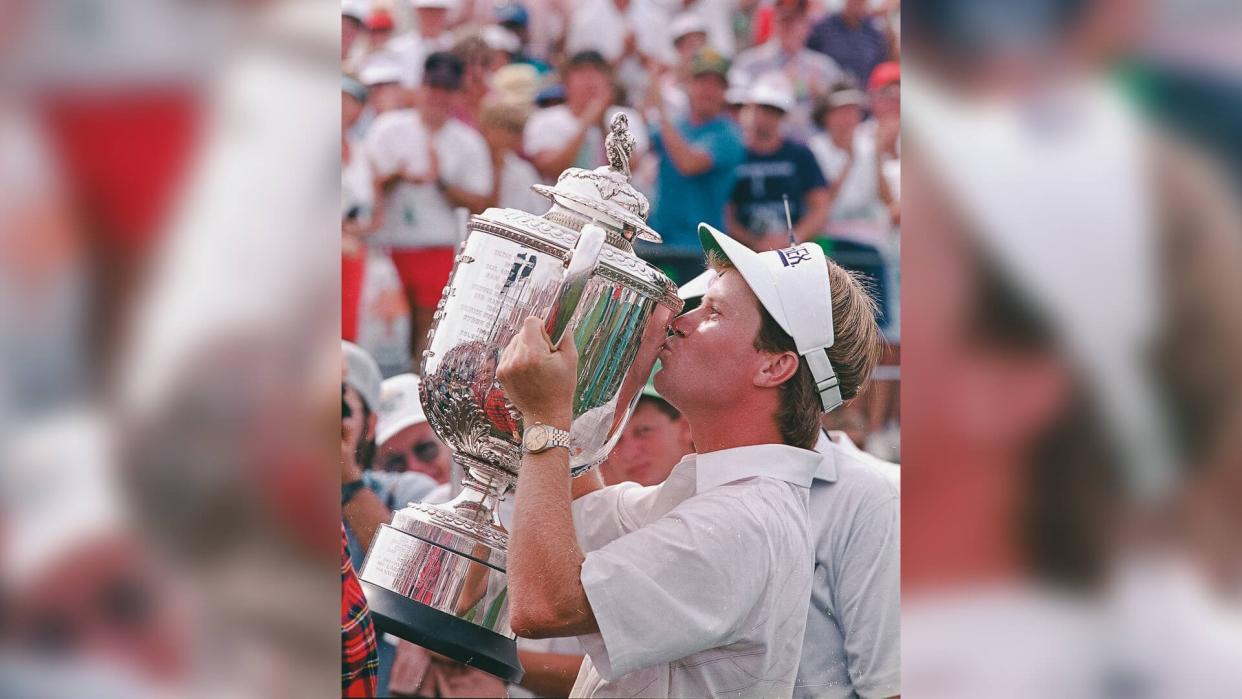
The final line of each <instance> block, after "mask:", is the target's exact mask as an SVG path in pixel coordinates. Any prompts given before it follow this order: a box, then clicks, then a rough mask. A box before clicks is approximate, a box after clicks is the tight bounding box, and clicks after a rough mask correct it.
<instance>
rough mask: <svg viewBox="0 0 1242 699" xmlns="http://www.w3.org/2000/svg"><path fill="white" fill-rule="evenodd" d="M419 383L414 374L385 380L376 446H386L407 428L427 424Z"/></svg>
mask: <svg viewBox="0 0 1242 699" xmlns="http://www.w3.org/2000/svg"><path fill="white" fill-rule="evenodd" d="M419 383H420V381H419V379H418V376H416V375H414V374H397V375H396V376H393V377H390V378H387V379H385V380H384V385H383V387H382V388H380V399H379V401H380V409H379V424H378V425H377V426H376V430H375V432H376V444H378V445H382V444H384V443H385V442H387V441H388V440H389V439H392V438H393V437H395V436H396V435H397V434H399V433H400V432H401V431H402V430H404V429H405V428H407V427H412V426H413V425H417V424H419V423H423V422H427V413H425V412H424V411H423V401H422V399H421V398H420V397H419V395H418V388H419Z"/></svg>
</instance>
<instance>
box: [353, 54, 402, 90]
mask: <svg viewBox="0 0 1242 699" xmlns="http://www.w3.org/2000/svg"><path fill="white" fill-rule="evenodd" d="M401 77H402V71H401V66H400V65H398V64H397V63H395V62H393V61H390V60H386V59H380V60H373V61H370V62H368V63H367V64H366V65H364V66H363V67H362V70H360V71H359V72H358V80H359V81H360V82H361V83H362V84H363V85H366V86H367V87H375V86H376V85H385V84H390V83H399V82H401Z"/></svg>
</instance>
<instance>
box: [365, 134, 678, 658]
mask: <svg viewBox="0 0 1242 699" xmlns="http://www.w3.org/2000/svg"><path fill="white" fill-rule="evenodd" d="M633 147H634V137H633V136H632V135H631V134H630V133H629V131H628V130H627V123H626V118H625V116H624V115H623V114H618V115H616V116H614V117H613V119H612V122H611V128H610V132H609V134H608V136H607V138H606V148H607V153H608V160H609V165H608V166H607V167H600V168H596V169H595V170H583V169H579V168H571V169H569V170H566V171H565V172H563V173H562V174H561V176H560V178H559V179H558V180H557V183H556V186H555V187H549V186H545V185H535V187H534V189H535V191H536V192H538V193H539V194H541V195H543V196H545V197H547V198H548V199H550V200H551V202H552V206H551V209H550V210H549V211H548V212H547V213H545V214H543V215H542V216H536V215H534V214H530V213H527V212H525V211H518V210H515V209H496V208H492V209H488V210H487V211H484V212H483V213H482V214H481V215H479V216H474V217H472V218H471V220H470V222H469V225H468V230H469V235H468V237H467V239H466V242H465V243H464V244H463V245H462V250H461V254H459V255H458V256H457V260H456V264H455V265H454V268H453V274H452V277H451V279H450V281H449V285H448V286H447V287H445V289H444V296H443V298H442V299H441V300H440V303H439V305H438V307H437V310H436V312H435V315H434V319H435V321H434V323H433V325H432V327H431V330H430V332H429V333H428V336H429V337H430V342H429V349H428V350H427V351H426V352H425V353H424V355H423V364H422V376H423V381H422V388H421V391H422V401H423V406H424V409H425V410H426V413H427V420H428V422H429V423H430V424H431V426H432V428H434V429H435V431H436V433H437V434H438V435H439V436H440V438H441V439H443V440H444V441H445V443H447V444H448V445H449V446H450V447H451V448H452V450H453V458H454V460H455V461H456V465H457V466H458V467H459V468H460V470H461V472H462V473H464V479H463V480H462V483H461V485H462V490H461V493H460V494H459V495H458V496H457V497H456V498H454V499H453V500H452V501H451V502H448V503H446V504H444V505H426V504H417V503H411V504H410V505H409V506H408V507H406V508H405V509H402V510H400V511H398V512H396V513H395V515H394V516H393V521H392V523H391V524H390V525H384V526H382V527H381V528H380V530H379V531H378V532H377V533H376V535H375V539H374V541H373V542H372V544H371V550H370V552H369V553H368V554H367V558H366V561H365V562H364V563H363V565H362V572H361V574H360V576H359V577H360V579H361V581H362V587H363V590H364V591H365V592H366V596H367V601H368V603H369V605H370V608H371V613H372V615H373V617H374V618H375V621H376V624H377V626H378V627H379V628H380V629H382V630H384V631H387V632H389V633H392V634H394V635H396V636H398V637H401V638H404V639H406V640H409V641H411V642H414V643H417V644H419V645H421V646H424V647H426V648H428V649H430V650H433V651H436V652H439V653H442V654H444V655H447V656H449V657H452V658H455V659H457V660H460V661H462V662H465V663H467V664H469V665H473V666H475V667H478V668H480V669H483V670H485V671H487V672H490V673H492V674H494V675H497V676H499V677H501V678H503V679H506V680H509V681H514V682H516V681H517V680H519V679H520V678H521V676H522V667H521V663H519V662H518V657H517V647H516V643H515V641H514V634H513V631H512V629H510V627H509V605H508V594H507V589H508V584H507V577H506V573H505V556H506V550H507V547H508V538H509V536H508V532H507V531H506V530H505V528H504V527H503V526H501V524H500V520H499V518H498V517H497V508H498V506H499V504H500V500H501V499H502V498H504V497H505V495H506V494H507V493H509V492H510V491H511V490H512V489H513V487H514V484H515V483H516V481H517V477H518V469H519V467H520V465H521V460H522V449H521V446H522V433H523V430H524V428H525V425H524V424H523V420H522V415H521V413H520V412H519V411H518V410H517V409H515V408H514V407H513V404H512V403H510V402H509V399H508V397H507V396H506V395H505V391H504V389H503V388H502V387H501V385H500V383H499V382H498V381H497V380H496V365H497V362H498V360H499V357H500V353H501V352H502V351H503V350H504V348H505V346H506V345H507V344H508V343H509V340H510V339H511V338H512V337H513V336H514V335H515V334H516V333H517V331H518V329H519V328H520V327H521V324H522V321H523V320H525V319H526V318H527V317H529V316H532V315H533V316H539V317H541V318H544V319H545V320H546V327H547V330H548V334H549V336H550V337H551V339H552V342H553V343H555V344H559V343H560V341H561V339H562V338H563V337H564V335H565V334H566V333H568V332H572V333H574V340H575V342H576V343H577V347H578V385H577V388H576V390H575V392H574V404H573V416H574V419H573V424H572V427H571V430H570V433H571V447H570V455H569V458H570V468H571V470H572V473H573V475H575V476H577V475H580V474H582V473H584V472H586V471H587V470H589V469H591V468H593V467H594V466H596V465H598V464H599V463H600V462H601V461H603V460H604V458H605V457H606V456H607V455H608V452H609V451H611V450H612V448H613V446H614V445H615V444H616V442H617V439H618V438H619V437H620V434H621V431H622V429H623V428H624V427H625V423H626V421H627V420H628V419H629V416H630V413H631V412H632V411H633V408H634V405H635V403H637V401H638V397H639V395H640V392H641V390H642V387H643V385H644V384H645V383H646V382H647V378H648V376H650V374H651V370H652V367H653V366H654V364H655V360H656V353H657V352H658V350H659V345H660V343H661V342H662V341H663V339H664V337H665V334H666V330H665V329H666V327H667V326H668V324H669V322H670V321H671V320H672V318H673V317H674V316H675V315H676V314H677V313H678V312H680V310H681V307H682V301H681V300H680V299H678V298H677V289H676V286H675V285H674V284H673V282H672V281H671V280H670V279H669V278H668V277H667V276H665V275H664V274H663V273H662V272H660V271H659V270H658V269H656V268H654V267H652V266H651V265H649V264H647V263H646V262H643V261H642V260H640V259H639V258H638V257H637V256H636V255H635V254H634V251H633V247H632V245H631V241H632V240H633V239H634V238H636V237H637V238H641V239H643V240H648V241H652V242H659V241H660V236H659V234H658V233H656V232H655V231H654V230H652V229H651V228H650V227H649V226H648V225H647V223H646V218H647V213H648V209H649V205H648V203H647V199H646V198H645V197H644V196H643V195H642V194H641V193H639V192H638V191H637V190H635V189H634V188H633V187H632V186H631V185H630V168H629V158H630V153H631V152H632V149H633Z"/></svg>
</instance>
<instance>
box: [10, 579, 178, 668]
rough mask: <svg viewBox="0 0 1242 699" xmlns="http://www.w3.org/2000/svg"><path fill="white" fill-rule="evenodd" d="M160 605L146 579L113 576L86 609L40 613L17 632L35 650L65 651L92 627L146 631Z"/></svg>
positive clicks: (75, 647) (82, 637) (80, 640)
mask: <svg viewBox="0 0 1242 699" xmlns="http://www.w3.org/2000/svg"><path fill="white" fill-rule="evenodd" d="M156 606H157V603H156V599H155V591H154V590H153V589H152V588H151V587H150V586H149V585H147V584H146V583H143V582H141V581H138V580H126V579H117V580H112V581H110V582H108V583H106V584H104V585H102V586H100V588H99V590H98V591H97V592H96V593H95V594H94V595H93V596H92V598H91V599H90V601H89V603H88V604H87V605H86V608H85V609H79V610H58V611H47V612H42V613H39V614H36V615H34V616H33V617H31V618H30V619H29V620H27V621H25V622H24V623H22V624H21V626H20V627H19V628H18V629H17V636H18V638H20V639H22V641H23V642H24V643H25V644H26V645H27V646H28V647H29V648H31V649H32V650H35V651H39V652H43V653H48V654H60V655H63V654H67V653H71V652H73V651H74V650H76V649H78V648H79V647H81V645H82V642H83V639H85V638H86V636H87V632H88V631H89V630H91V629H99V628H104V629H108V630H109V631H112V632H114V633H115V632H120V633H124V634H133V633H138V632H140V631H142V630H143V629H144V628H146V627H147V626H148V625H149V624H150V622H151V619H152V618H153V617H154V615H155V609H156Z"/></svg>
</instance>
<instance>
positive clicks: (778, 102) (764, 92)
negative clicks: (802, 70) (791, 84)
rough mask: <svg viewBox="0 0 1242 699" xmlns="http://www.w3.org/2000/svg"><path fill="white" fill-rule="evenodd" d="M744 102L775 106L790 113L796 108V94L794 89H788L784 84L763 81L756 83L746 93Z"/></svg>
mask: <svg viewBox="0 0 1242 699" xmlns="http://www.w3.org/2000/svg"><path fill="white" fill-rule="evenodd" d="M744 103H745V104H758V105H762V106H764V107H773V108H775V109H779V110H781V111H782V112H785V113H786V114H788V113H789V112H790V111H792V110H793V108H794V96H793V91H792V90H789V89H786V88H785V86H783V85H779V84H774V83H773V82H771V81H761V82H757V83H755V85H754V86H753V87H751V89H750V91H749V92H747V93H746V97H745V100H744Z"/></svg>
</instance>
